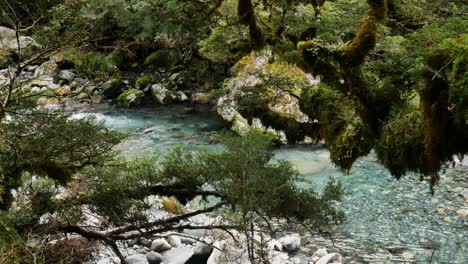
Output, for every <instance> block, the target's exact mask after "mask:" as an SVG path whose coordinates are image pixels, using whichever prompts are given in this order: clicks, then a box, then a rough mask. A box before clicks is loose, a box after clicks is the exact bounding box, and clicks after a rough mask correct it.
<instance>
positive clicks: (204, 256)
mask: <svg viewBox="0 0 468 264" xmlns="http://www.w3.org/2000/svg"><path fill="white" fill-rule="evenodd" d="M212 251H213V247H212V246H210V245H207V244H206V243H202V242H198V243H197V244H196V245H195V249H194V252H193V255H192V256H191V257H190V259H189V263H206V262H207V261H208V258H209V257H210V255H211V252H212Z"/></svg>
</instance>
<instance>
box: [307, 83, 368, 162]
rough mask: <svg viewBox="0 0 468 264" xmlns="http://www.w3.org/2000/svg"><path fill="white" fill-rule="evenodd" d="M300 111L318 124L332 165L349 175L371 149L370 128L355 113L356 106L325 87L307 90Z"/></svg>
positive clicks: (318, 86)
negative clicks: (327, 147)
mask: <svg viewBox="0 0 468 264" xmlns="http://www.w3.org/2000/svg"><path fill="white" fill-rule="evenodd" d="M300 105H301V110H302V111H303V112H304V113H306V114H307V115H308V116H309V117H310V118H313V119H316V120H318V122H319V124H320V133H321V137H322V138H323V139H324V140H325V143H326V144H327V145H328V146H329V148H330V156H331V159H332V161H333V163H334V164H336V165H337V166H338V167H339V168H341V169H343V170H345V171H348V170H349V169H350V168H351V166H352V164H353V163H354V161H355V160H356V159H357V158H359V157H361V156H365V155H367V154H368V153H369V152H370V150H371V149H372V146H373V137H372V136H371V132H370V130H369V128H368V127H367V126H366V125H365V123H364V122H363V120H362V119H361V118H360V117H359V116H358V115H357V113H356V111H355V107H356V106H355V104H354V103H353V102H352V101H351V100H350V99H349V98H347V97H345V96H343V95H342V94H341V93H340V92H338V91H335V90H333V89H331V88H330V87H328V86H327V85H325V84H320V85H317V86H314V87H310V88H308V89H306V90H305V91H303V94H302V96H301V101H300Z"/></svg>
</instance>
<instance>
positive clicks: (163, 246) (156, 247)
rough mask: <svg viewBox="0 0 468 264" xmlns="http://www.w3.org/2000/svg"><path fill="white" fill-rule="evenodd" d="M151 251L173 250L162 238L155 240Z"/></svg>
mask: <svg viewBox="0 0 468 264" xmlns="http://www.w3.org/2000/svg"><path fill="white" fill-rule="evenodd" d="M150 249H151V251H156V252H163V251H166V250H169V249H171V245H169V243H167V241H166V240H165V239H162V238H160V239H155V240H153V242H152V243H151V247H150Z"/></svg>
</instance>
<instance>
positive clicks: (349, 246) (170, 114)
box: [75, 106, 468, 263]
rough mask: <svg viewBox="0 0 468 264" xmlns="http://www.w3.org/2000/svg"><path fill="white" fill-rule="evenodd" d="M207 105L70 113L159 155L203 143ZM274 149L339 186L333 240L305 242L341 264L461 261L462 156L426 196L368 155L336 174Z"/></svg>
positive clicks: (464, 230) (467, 250)
mask: <svg viewBox="0 0 468 264" xmlns="http://www.w3.org/2000/svg"><path fill="white" fill-rule="evenodd" d="M208 110H209V109H206V108H205V109H203V108H197V109H193V108H189V107H187V106H171V107H157V108H138V109H116V108H112V107H110V106H100V107H97V108H92V109H90V108H84V109H81V110H78V112H77V113H76V114H75V116H77V117H81V116H87V115H94V116H96V118H97V119H98V120H101V121H103V122H104V123H105V125H106V126H108V127H110V128H113V129H117V130H121V131H125V132H127V133H128V134H129V137H128V139H127V140H126V141H125V142H123V143H122V144H120V145H119V146H118V147H119V149H121V150H122V151H124V153H126V154H127V155H130V156H138V155H149V154H155V153H164V152H165V151H167V150H168V149H170V148H171V147H174V146H175V145H177V144H184V145H208V140H209V137H210V135H212V134H213V133H215V132H216V131H219V130H221V129H223V128H225V124H224V123H223V121H222V120H221V119H220V118H219V117H218V116H216V114H214V113H212V112H210V111H208ZM276 153H277V154H276V158H279V159H286V160H289V161H291V162H292V163H293V164H294V165H295V166H296V168H297V169H298V170H299V171H300V172H301V174H302V175H303V176H304V178H305V179H306V180H308V181H310V184H312V185H314V186H316V188H320V187H321V186H323V185H324V183H326V181H327V180H328V179H329V177H335V178H337V179H339V180H340V181H341V182H342V183H343V185H344V186H345V188H346V192H347V195H346V196H345V199H344V200H343V201H342V202H341V204H340V205H339V206H341V208H343V209H344V210H345V211H346V213H347V217H348V220H347V222H346V223H345V224H344V225H343V226H341V227H340V228H339V229H338V230H336V234H335V235H334V239H333V241H334V245H332V242H331V240H330V239H328V238H327V239H326V238H323V237H319V236H314V237H311V238H310V239H312V243H316V244H320V245H326V246H328V247H331V248H335V249H336V250H340V251H341V252H342V253H343V255H345V257H346V256H347V257H346V259H347V260H348V262H349V263H430V262H431V261H432V263H468V227H467V225H468V219H467V218H462V217H461V216H459V215H457V213H456V211H457V210H459V209H468V203H467V202H465V201H464V198H463V197H462V196H461V195H459V194H458V193H457V191H459V190H460V187H462V188H468V162H464V163H463V162H461V163H458V164H457V165H456V166H455V167H454V168H449V169H447V170H446V171H445V172H444V173H443V174H442V176H441V182H440V185H439V186H438V187H437V188H436V193H435V195H434V196H432V195H431V194H430V192H429V186H428V184H427V183H426V182H420V181H419V177H418V176H417V175H406V176H405V177H403V178H402V179H401V180H396V179H395V178H394V177H392V176H391V175H390V174H389V172H388V171H387V170H386V169H385V168H383V167H382V166H381V165H379V164H378V163H377V162H376V161H375V158H374V156H373V155H372V154H371V155H369V156H368V157H366V158H362V159H360V160H358V161H357V162H356V164H355V165H354V167H353V169H352V170H351V171H350V173H349V174H344V173H342V172H341V171H339V170H338V169H337V168H335V167H334V166H333V165H332V164H331V162H330V157H329V153H328V151H327V150H326V149H324V148H320V147H317V146H300V145H298V146H284V147H281V148H279V149H277V150H276ZM456 188H459V189H456ZM438 208H439V212H437V209H438ZM441 209H443V210H441Z"/></svg>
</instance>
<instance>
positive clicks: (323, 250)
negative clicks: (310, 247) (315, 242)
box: [312, 248, 328, 258]
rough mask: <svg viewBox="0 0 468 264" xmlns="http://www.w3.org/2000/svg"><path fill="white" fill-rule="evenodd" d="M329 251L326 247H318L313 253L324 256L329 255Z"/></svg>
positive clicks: (315, 255)
mask: <svg viewBox="0 0 468 264" xmlns="http://www.w3.org/2000/svg"><path fill="white" fill-rule="evenodd" d="M327 254H328V252H327V249H326V248H319V249H317V250H316V251H315V252H314V254H313V255H312V257H319V258H321V257H324V256H325V255H327Z"/></svg>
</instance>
